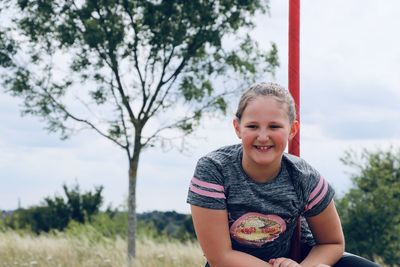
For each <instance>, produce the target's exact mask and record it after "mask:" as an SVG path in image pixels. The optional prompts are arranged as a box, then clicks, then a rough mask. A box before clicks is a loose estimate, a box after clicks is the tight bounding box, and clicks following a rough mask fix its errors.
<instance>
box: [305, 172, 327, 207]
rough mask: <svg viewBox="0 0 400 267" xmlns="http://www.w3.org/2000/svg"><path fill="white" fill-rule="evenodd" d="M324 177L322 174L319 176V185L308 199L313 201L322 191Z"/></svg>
mask: <svg viewBox="0 0 400 267" xmlns="http://www.w3.org/2000/svg"><path fill="white" fill-rule="evenodd" d="M324 181H325V180H324V178H322V176H320V177H319V182H318V184H317V186H316V187H315V188H314V190H313V191H312V192H311V194H310V197H309V198H308V201H311V200H312V199H313V198H314V197H315V196H316V195H317V194H318V192H319V191H321V188H322V186H323V185H324Z"/></svg>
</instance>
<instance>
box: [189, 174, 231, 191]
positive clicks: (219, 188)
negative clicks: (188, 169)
mask: <svg viewBox="0 0 400 267" xmlns="http://www.w3.org/2000/svg"><path fill="white" fill-rule="evenodd" d="M192 184H195V185H200V186H202V187H205V188H208V189H214V190H217V191H221V192H224V187H223V186H222V185H218V184H213V183H208V182H204V181H200V180H199V179H197V178H196V177H193V178H192Z"/></svg>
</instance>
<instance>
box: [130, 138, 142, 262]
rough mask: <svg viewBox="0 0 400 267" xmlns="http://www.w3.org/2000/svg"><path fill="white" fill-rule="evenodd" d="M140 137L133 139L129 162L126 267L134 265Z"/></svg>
mask: <svg viewBox="0 0 400 267" xmlns="http://www.w3.org/2000/svg"><path fill="white" fill-rule="evenodd" d="M141 148H142V147H141V144H140V135H139V137H136V138H135V147H134V152H133V156H132V158H131V159H130V161H129V193H128V266H129V267H133V266H134V265H135V257H136V243H135V241H136V178H137V171H138V166H139V156H140V152H141Z"/></svg>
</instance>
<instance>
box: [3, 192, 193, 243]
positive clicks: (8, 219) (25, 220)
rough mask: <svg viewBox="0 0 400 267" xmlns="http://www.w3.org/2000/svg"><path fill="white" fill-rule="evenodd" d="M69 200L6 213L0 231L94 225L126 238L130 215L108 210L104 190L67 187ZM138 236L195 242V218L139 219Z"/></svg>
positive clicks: (150, 215)
mask: <svg viewBox="0 0 400 267" xmlns="http://www.w3.org/2000/svg"><path fill="white" fill-rule="evenodd" d="M63 190H64V194H65V197H62V196H54V197H47V198H45V199H44V200H43V202H42V204H40V205H37V206H32V207H30V208H20V209H17V210H15V211H4V212H2V214H1V216H0V230H2V229H3V230H5V229H12V230H17V231H29V232H33V233H36V234H40V233H48V232H51V231H64V230H68V229H70V228H71V227H75V228H76V227H77V225H78V224H86V225H90V226H91V227H93V228H94V229H96V231H98V232H99V233H101V234H102V235H104V236H107V237H115V236H120V237H122V238H126V236H127V225H128V214H127V212H126V211H121V210H118V209H112V208H111V207H109V208H107V209H106V210H105V211H100V207H101V205H102V203H103V196H102V191H103V187H96V188H95V189H94V191H93V192H92V191H87V192H84V193H81V191H80V189H79V186H78V185H74V186H72V187H68V186H66V185H64V186H63ZM136 216H137V220H138V224H137V228H138V229H137V231H138V235H139V236H140V235H142V236H147V237H151V238H153V239H176V240H179V241H183V240H190V239H195V233H194V228H193V223H192V219H191V216H190V215H188V214H180V213H177V212H175V211H166V212H161V211H152V212H145V213H139V214H137V215H136Z"/></svg>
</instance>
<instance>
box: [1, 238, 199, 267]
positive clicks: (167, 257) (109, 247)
mask: <svg viewBox="0 0 400 267" xmlns="http://www.w3.org/2000/svg"><path fill="white" fill-rule="evenodd" d="M126 250H127V246H126V242H125V241H124V240H122V239H120V238H117V239H116V240H112V239H102V240H97V241H96V242H94V241H93V240H90V239H87V238H85V237H79V238H78V237H69V236H66V235H63V234H55V235H41V236H33V235H27V234H24V235H19V234H17V233H15V232H5V233H2V232H0V267H11V266H12V267H17V266H36V267H39V266H40V267H125V266H127V264H126ZM204 264H205V261H204V257H203V256H202V252H201V250H200V248H199V246H198V244H197V243H185V244H182V243H178V242H170V243H168V242H161V243H156V242H155V241H153V240H149V239H144V240H139V241H138V243H137V262H136V264H135V267H192V266H193V267H196V266H204Z"/></svg>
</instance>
